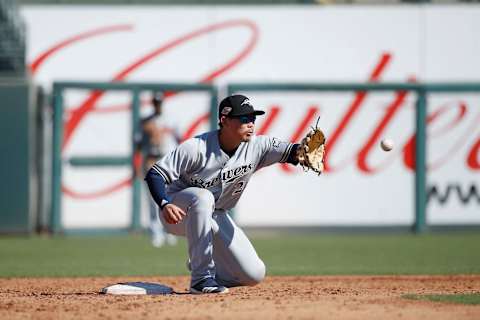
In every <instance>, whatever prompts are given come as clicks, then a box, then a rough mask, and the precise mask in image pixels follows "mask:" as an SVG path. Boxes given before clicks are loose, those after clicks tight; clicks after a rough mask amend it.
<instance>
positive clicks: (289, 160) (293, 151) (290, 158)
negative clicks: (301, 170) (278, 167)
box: [285, 143, 300, 166]
mask: <svg viewBox="0 0 480 320" xmlns="http://www.w3.org/2000/svg"><path fill="white" fill-rule="evenodd" d="M299 146H300V144H298V143H296V144H294V145H293V146H292V149H290V154H289V155H288V158H287V161H285V162H287V163H290V164H293V165H295V166H296V165H297V164H298V159H297V149H298V147H299Z"/></svg>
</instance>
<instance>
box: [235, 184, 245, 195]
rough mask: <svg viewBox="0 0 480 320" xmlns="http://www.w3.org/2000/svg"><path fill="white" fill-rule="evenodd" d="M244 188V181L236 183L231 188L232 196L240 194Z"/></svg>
mask: <svg viewBox="0 0 480 320" xmlns="http://www.w3.org/2000/svg"><path fill="white" fill-rule="evenodd" d="M244 188H245V181H238V182H237V183H236V184H235V186H233V192H232V196H235V195H237V194H240V193H242V191H243V189H244Z"/></svg>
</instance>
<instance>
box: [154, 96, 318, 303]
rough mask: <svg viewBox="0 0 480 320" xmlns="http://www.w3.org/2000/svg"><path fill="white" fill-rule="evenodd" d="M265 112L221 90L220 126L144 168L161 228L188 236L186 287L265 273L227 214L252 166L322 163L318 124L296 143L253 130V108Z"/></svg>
mask: <svg viewBox="0 0 480 320" xmlns="http://www.w3.org/2000/svg"><path fill="white" fill-rule="evenodd" d="M264 113H265V112H264V111H260V110H255V109H254V107H253V106H252V104H251V103H250V101H249V99H248V98H247V97H245V96H243V95H232V96H229V97H227V98H225V99H224V100H222V102H221V103H220V105H219V126H220V129H218V130H214V131H210V132H206V133H204V134H201V135H199V136H196V137H194V138H191V139H188V140H186V141H184V142H183V143H182V144H180V145H179V146H178V147H177V148H176V149H175V150H173V151H172V152H171V153H169V154H167V155H166V156H165V157H163V158H162V159H160V160H159V161H158V162H157V163H155V164H154V165H153V167H152V168H151V169H150V170H149V171H148V173H147V175H146V178H145V180H146V181H147V184H148V187H149V190H150V193H151V195H152V197H153V199H154V200H155V202H156V203H157V204H158V205H159V207H160V208H161V214H160V220H161V221H162V223H163V224H164V226H165V228H166V230H167V231H168V232H169V233H172V234H175V235H179V236H185V237H186V238H187V240H188V254H189V261H190V263H189V269H190V270H191V283H190V292H191V293H195V294H197V293H199V294H201V293H227V292H228V287H234V286H248V285H256V284H258V283H259V282H261V281H262V280H263V279H264V277H265V264H264V263H263V261H262V260H261V259H260V258H259V257H258V255H257V253H256V251H255V249H254V247H253V246H252V244H251V243H250V241H249V239H248V238H247V236H246V235H245V233H244V232H243V231H242V230H241V229H240V228H239V227H238V226H237V225H236V224H235V222H234V221H233V220H232V218H231V217H230V216H229V214H228V211H229V210H230V209H232V208H233V207H235V205H236V203H237V202H238V200H239V199H240V196H241V195H242V193H243V191H244V190H245V187H246V186H247V184H248V181H249V180H250V177H251V176H252V174H253V173H254V172H256V171H257V170H259V169H261V168H263V167H266V166H269V165H271V164H274V163H282V162H287V163H291V164H293V165H296V164H298V163H299V162H300V164H301V165H302V166H304V168H311V169H313V170H315V171H316V172H318V173H321V171H322V170H323V155H324V142H325V138H324V136H323V133H321V131H320V130H317V131H320V133H321V135H320V136H319V137H320V138H318V139H317V138H315V137H314V136H315V135H314V134H313V133H314V132H311V133H309V135H308V136H307V137H306V138H304V140H303V141H302V143H301V144H292V143H289V142H283V141H280V140H277V139H276V138H271V137H267V136H255V134H254V129H255V119H256V116H259V115H263V114H264ZM315 141H319V142H320V145H318V143H317V145H315V146H313V145H312V143H313V142H315ZM312 152H317V155H315V154H313V155H312Z"/></svg>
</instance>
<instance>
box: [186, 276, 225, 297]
mask: <svg viewBox="0 0 480 320" xmlns="http://www.w3.org/2000/svg"><path fill="white" fill-rule="evenodd" d="M190 293H193V294H202V293H220V294H221V293H228V288H227V287H224V286H221V285H219V284H218V283H217V281H215V279H213V278H206V279H203V280H202V281H200V282H199V283H197V284H196V285H194V286H192V287H191V288H190Z"/></svg>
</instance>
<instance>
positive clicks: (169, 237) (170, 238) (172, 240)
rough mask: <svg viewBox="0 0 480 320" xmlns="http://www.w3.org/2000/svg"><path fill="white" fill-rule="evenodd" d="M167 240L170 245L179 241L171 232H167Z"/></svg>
mask: <svg viewBox="0 0 480 320" xmlns="http://www.w3.org/2000/svg"><path fill="white" fill-rule="evenodd" d="M165 241H166V242H167V244H168V245H169V246H175V245H176V244H177V242H178V240H177V237H175V236H174V235H173V234H169V233H167V235H166V236H165Z"/></svg>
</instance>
